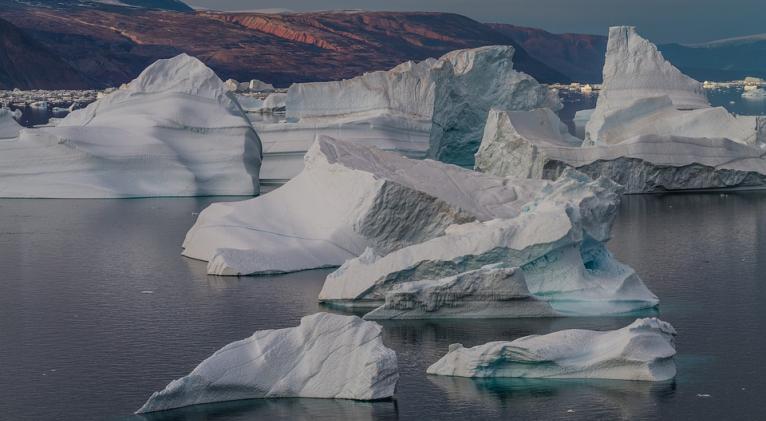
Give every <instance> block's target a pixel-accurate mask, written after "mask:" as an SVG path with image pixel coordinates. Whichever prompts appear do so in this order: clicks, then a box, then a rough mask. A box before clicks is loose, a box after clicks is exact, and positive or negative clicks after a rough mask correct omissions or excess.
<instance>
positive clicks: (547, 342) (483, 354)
mask: <svg viewBox="0 0 766 421" xmlns="http://www.w3.org/2000/svg"><path fill="white" fill-rule="evenodd" d="M675 336H676V331H675V329H673V326H671V325H670V324H669V323H667V322H663V321H662V320H659V319H656V318H647V319H638V320H636V321H635V322H633V323H632V324H630V325H629V326H626V327H624V328H622V329H618V330H612V331H605V332H600V331H592V330H583V329H570V330H562V331H558V332H554V333H550V334H547V335H531V336H525V337H523V338H519V339H516V340H515V341H510V342H502V341H501V342H489V343H487V344H484V345H479V346H475V347H473V348H464V347H463V346H462V345H461V344H453V345H450V347H449V352H448V353H447V354H446V355H445V356H444V357H442V358H441V359H440V360H439V361H437V362H436V363H434V364H433V365H431V366H430V367H429V368H428V370H427V372H428V373H429V374H436V375H442V376H459V377H526V378H586V379H613V380H643V381H665V380H670V379H672V378H673V377H675V375H676V365H675V362H674V361H673V357H674V356H675V354H676V349H675Z"/></svg>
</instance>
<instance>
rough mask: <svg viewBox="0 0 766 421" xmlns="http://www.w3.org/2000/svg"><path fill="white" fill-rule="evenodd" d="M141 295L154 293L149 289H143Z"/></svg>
mask: <svg viewBox="0 0 766 421" xmlns="http://www.w3.org/2000/svg"><path fill="white" fill-rule="evenodd" d="M141 294H154V291H152V290H150V289H145V290H143V291H141Z"/></svg>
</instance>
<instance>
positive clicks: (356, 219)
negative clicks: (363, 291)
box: [184, 137, 544, 275]
mask: <svg viewBox="0 0 766 421" xmlns="http://www.w3.org/2000/svg"><path fill="white" fill-rule="evenodd" d="M305 161H306V163H305V168H304V170H303V171H302V172H301V174H299V175H298V176H297V177H295V178H294V179H292V180H290V181H289V182H288V183H287V184H285V185H284V186H282V187H280V188H279V189H277V190H275V191H273V192H270V193H268V194H266V195H264V196H262V197H258V198H255V199H251V200H248V201H244V202H229V203H217V204H214V205H211V206H210V207H208V208H207V209H205V211H203V212H202V213H201V214H200V216H199V218H198V220H197V223H196V224H195V225H194V227H192V229H191V230H190V231H189V233H188V234H187V236H186V240H185V241H184V249H185V250H184V255H186V256H189V257H192V258H195V259H200V260H206V261H209V264H208V272H209V273H211V274H218V275H239V274H242V275H246V274H262V273H276V272H291V271H296V270H304V269H312V268H318V267H327V266H339V265H341V264H342V263H343V262H344V261H346V260H347V259H350V258H353V257H356V256H358V255H360V254H362V252H363V251H364V250H365V249H366V248H367V247H374V248H375V249H376V250H378V251H379V252H381V253H387V252H390V251H393V250H396V249H398V248H401V247H405V246H408V245H411V244H416V243H419V242H422V241H426V240H428V239H431V238H434V237H436V236H439V235H442V234H443V233H444V231H445V229H446V228H447V227H448V226H450V225H452V224H455V223H464V222H470V221H474V220H481V221H486V220H490V219H493V218H506V217H512V216H514V215H517V214H518V213H519V212H520V211H521V207H522V206H523V204H525V203H526V202H528V201H529V200H530V198H531V196H532V195H533V194H534V192H535V191H536V189H537V188H538V187H539V186H541V185H543V184H544V182H540V181H529V182H526V183H520V184H519V185H511V184H509V182H508V181H507V180H505V179H502V178H497V177H490V176H487V175H483V174H480V173H476V172H473V171H468V170H464V169H461V168H458V167H455V166H451V165H447V164H443V163H440V162H435V161H430V160H413V159H408V158H405V157H402V156H401V155H398V154H396V153H392V152H385V151H381V150H378V149H375V148H369V147H365V146H360V145H358V144H356V143H355V142H345V141H339V140H334V139H331V138H326V137H324V138H320V139H318V140H317V141H316V142H315V143H314V145H313V146H312V148H311V150H310V151H309V152H308V153H307V154H306V158H305Z"/></svg>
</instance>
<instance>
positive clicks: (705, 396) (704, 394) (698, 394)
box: [697, 393, 710, 398]
mask: <svg viewBox="0 0 766 421" xmlns="http://www.w3.org/2000/svg"><path fill="white" fill-rule="evenodd" d="M697 397H698V398H709V397H710V394H709V393H697Z"/></svg>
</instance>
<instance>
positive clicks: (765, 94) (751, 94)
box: [742, 88, 766, 100]
mask: <svg viewBox="0 0 766 421" xmlns="http://www.w3.org/2000/svg"><path fill="white" fill-rule="evenodd" d="M742 98H745V99H758V100H761V99H766V90H764V89H762V88H757V89H752V90H749V91H745V92H743V93H742Z"/></svg>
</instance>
